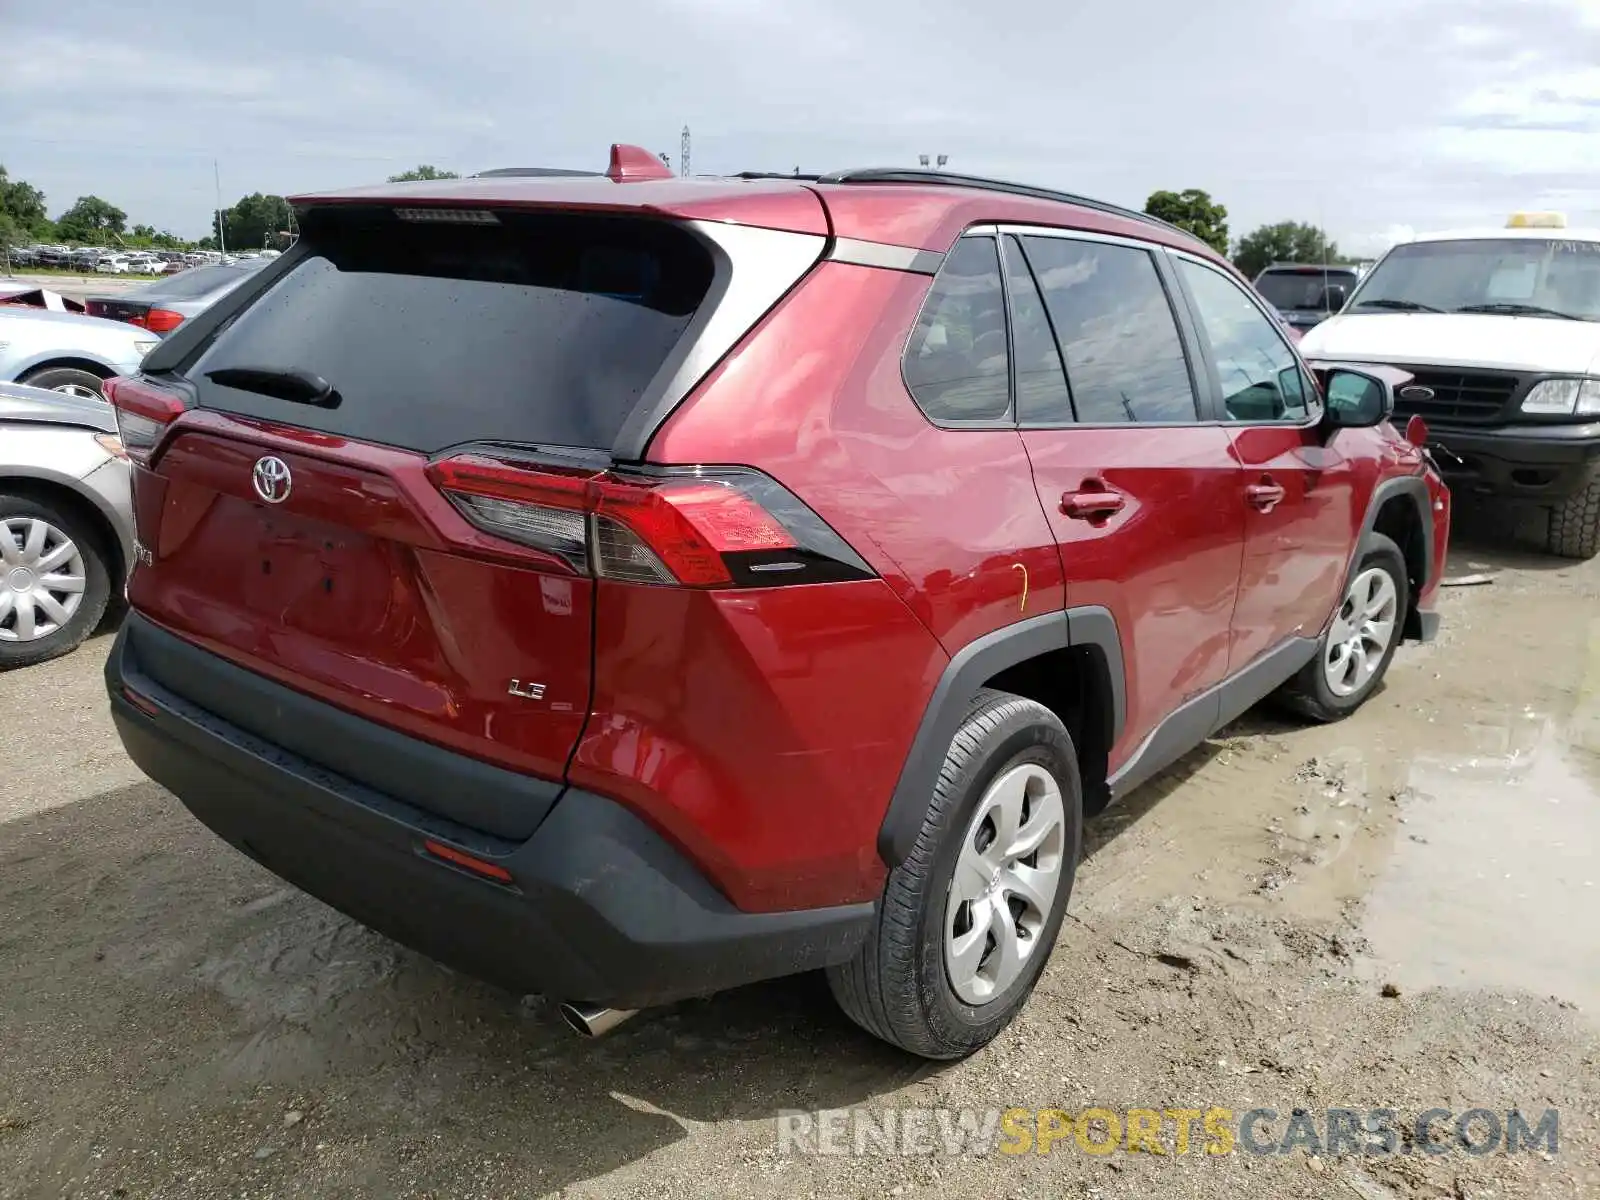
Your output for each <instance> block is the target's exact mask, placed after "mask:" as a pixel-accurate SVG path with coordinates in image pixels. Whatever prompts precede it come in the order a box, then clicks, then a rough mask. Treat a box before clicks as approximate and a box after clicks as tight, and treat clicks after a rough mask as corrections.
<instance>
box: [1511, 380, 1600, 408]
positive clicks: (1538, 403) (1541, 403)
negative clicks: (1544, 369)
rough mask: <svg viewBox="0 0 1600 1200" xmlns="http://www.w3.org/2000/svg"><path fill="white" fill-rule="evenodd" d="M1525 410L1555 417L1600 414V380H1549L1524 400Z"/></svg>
mask: <svg viewBox="0 0 1600 1200" xmlns="http://www.w3.org/2000/svg"><path fill="white" fill-rule="evenodd" d="M1522 411H1523V412H1525V413H1539V414H1541V415H1544V416H1553V417H1570V416H1577V415H1582V414H1585V413H1596V414H1600V379H1546V380H1545V381H1544V382H1543V383H1539V384H1535V385H1534V388H1533V390H1532V391H1531V392H1529V393H1528V395H1527V396H1526V398H1524V399H1523V401H1522Z"/></svg>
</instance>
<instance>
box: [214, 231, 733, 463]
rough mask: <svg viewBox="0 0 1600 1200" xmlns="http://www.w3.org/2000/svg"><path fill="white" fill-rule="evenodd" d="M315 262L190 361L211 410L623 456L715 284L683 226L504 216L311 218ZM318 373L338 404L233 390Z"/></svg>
mask: <svg viewBox="0 0 1600 1200" xmlns="http://www.w3.org/2000/svg"><path fill="white" fill-rule="evenodd" d="M302 238H303V241H304V242H305V244H306V250H307V251H308V253H307V256H306V257H305V259H304V260H303V261H301V262H300V263H298V264H297V265H296V266H295V267H294V268H293V269H292V270H291V271H290V272H289V273H288V274H287V275H285V276H284V277H283V278H282V279H281V280H279V281H278V282H277V283H276V284H274V285H273V286H272V288H271V289H269V290H268V291H267V292H266V293H265V294H264V295H263V296H262V297H261V298H260V299H259V300H257V301H256V302H255V303H254V304H252V305H251V306H250V307H248V308H246V309H245V310H244V311H243V312H242V313H241V314H239V315H238V316H237V318H236V319H235V320H234V321H233V323H232V324H231V325H228V326H225V327H224V328H223V332H222V333H220V334H219V335H218V336H217V338H216V340H215V341H214V342H213V343H212V344H211V345H210V346H209V347H208V348H207V349H206V350H205V351H204V352H203V353H202V355H201V356H200V358H199V360H198V361H197V362H196V363H195V364H194V365H193V366H192V367H190V368H189V370H188V374H189V376H190V377H191V378H192V379H193V380H194V382H195V384H196V386H197V388H198V389H199V392H200V403H201V404H202V405H204V406H206V407H209V408H218V409H224V410H226V411H229V412H235V413H242V414H246V415H249V416H255V417H262V418H266V419H269V420H274V421H281V422H283V423H285V424H290V425H299V426H304V427H309V428H314V429H318V430H322V431H324V432H328V433H334V434H340V435H344V436H348V437H351V438H357V439H360V440H363V441H371V442H380V443H384V444H387V445H391V446H399V447H403V448H405V449H411V450H419V451H423V452H425V453H432V452H434V451H436V450H440V449H443V448H445V447H447V446H452V445H456V444H459V443H461V442H466V441H478V440H489V441H508V442H524V443H536V444H545V445H560V446H575V447H585V448H593V449H608V448H609V447H610V446H611V445H612V443H613V442H614V440H615V438H616V435H617V432H618V431H619V430H620V429H621V427H622V425H623V423H624V421H625V420H626V419H627V417H628V414H629V413H630V412H631V410H632V409H633V407H634V405H635V404H636V403H637V402H638V400H639V397H640V394H641V393H642V392H643V390H644V389H645V387H646V386H648V384H649V382H650V380H651V379H652V378H653V377H654V376H655V374H656V372H657V371H658V370H659V369H660V367H661V366H662V364H663V363H664V362H665V360H666V358H667V356H668V355H669V354H670V353H671V352H672V350H673V348H674V347H675V346H676V345H677V343H678V341H679V339H680V338H681V337H682V335H683V333H684V330H685V329H686V328H687V326H688V324H689V322H690V320H691V319H692V318H693V316H694V314H695V312H696V310H697V309H698V308H699V306H700V304H701V302H702V301H703V300H704V299H705V297H706V293H707V291H708V290H709V288H710V286H711V281H712V276H713V265H712V261H711V257H710V255H709V253H708V252H707V251H706V250H705V248H704V247H703V246H702V244H701V243H700V242H699V241H698V240H696V239H695V238H694V237H693V235H691V234H690V233H688V232H687V231H685V230H683V229H680V228H677V227H675V226H673V225H671V224H669V223H667V222H663V221H651V220H641V219H638V218H613V217H585V216H577V215H572V214H538V213H518V212H505V211H502V212H497V213H495V214H494V217H493V221H492V223H482V224H458V223H450V224H444V223H438V222H412V221H404V220H399V219H396V218H395V217H394V215H393V214H392V213H391V212H389V211H388V210H381V211H375V210H355V211H345V212H338V211H333V212H324V213H322V214H317V213H312V214H309V215H308V217H307V220H306V221H305V223H304V226H303V234H302ZM222 368H254V369H259V370H265V371H268V372H272V371H298V372H309V373H310V374H312V375H316V376H320V377H321V378H322V379H324V380H326V381H327V383H328V384H330V385H331V386H332V387H333V389H334V390H336V391H337V392H338V393H339V396H340V403H339V405H338V407H336V408H317V407H311V406H308V405H305V404H297V403H294V402H293V401H291V400H286V399H280V398H276V397H273V396H267V395H261V394H258V393H257V392H255V391H247V390H242V389H239V388H234V387H224V386H221V385H219V384H216V383H213V382H211V381H210V380H208V379H207V378H206V374H207V372H210V371H216V370H219V369H222Z"/></svg>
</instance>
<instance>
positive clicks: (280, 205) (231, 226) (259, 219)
mask: <svg viewBox="0 0 1600 1200" xmlns="http://www.w3.org/2000/svg"><path fill="white" fill-rule="evenodd" d="M290 215H291V214H290V210H289V202H288V201H287V200H285V199H284V198H283V197H282V196H264V195H262V194H261V193H260V192H252V193H251V194H250V195H248V196H241V197H240V198H239V202H238V203H237V204H235V205H234V206H233V207H232V208H229V209H224V210H223V211H222V212H221V213H220V214H219V215H218V216H215V217H212V218H211V232H212V235H213V237H214V238H216V237H220V239H221V241H222V244H223V245H225V246H227V247H228V248H229V249H237V250H245V249H249V250H259V249H261V248H262V247H263V246H266V245H268V244H269V243H270V242H275V241H277V239H278V234H279V233H280V232H281V231H283V230H285V229H288V228H289V220H290ZM219 219H220V222H221V227H220V228H219V227H218V222H219ZM213 244H215V242H213Z"/></svg>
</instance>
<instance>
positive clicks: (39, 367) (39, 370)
mask: <svg viewBox="0 0 1600 1200" xmlns="http://www.w3.org/2000/svg"><path fill="white" fill-rule="evenodd" d="M46 371H87V372H89V374H91V375H97V376H99V377H100V378H101V379H110V378H111V377H112V376H114V375H115V374H116V371H114V370H113V369H112V368H111V367H108V366H107V365H106V364H105V363H103V362H100V361H99V360H97V359H93V358H73V357H71V356H70V355H69V356H65V357H60V358H47V359H44V360H43V361H42V362H36V363H30V364H29V365H28V368H27V369H26V370H25V371H23V372H22V373H21V374H20V375H19V376H18V380H17V381H18V382H19V383H26V382H28V380H30V379H32V378H33V377H34V376H35V375H42V374H44V372H46Z"/></svg>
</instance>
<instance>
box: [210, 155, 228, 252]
mask: <svg viewBox="0 0 1600 1200" xmlns="http://www.w3.org/2000/svg"><path fill="white" fill-rule="evenodd" d="M211 178H212V179H213V180H214V181H215V182H216V185H217V250H218V251H219V252H220V253H223V254H226V253H227V252H228V239H227V237H226V236H225V235H224V234H223V232H222V171H221V169H220V168H219V167H218V166H217V160H216V159H214V158H213V159H212V160H211Z"/></svg>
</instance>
